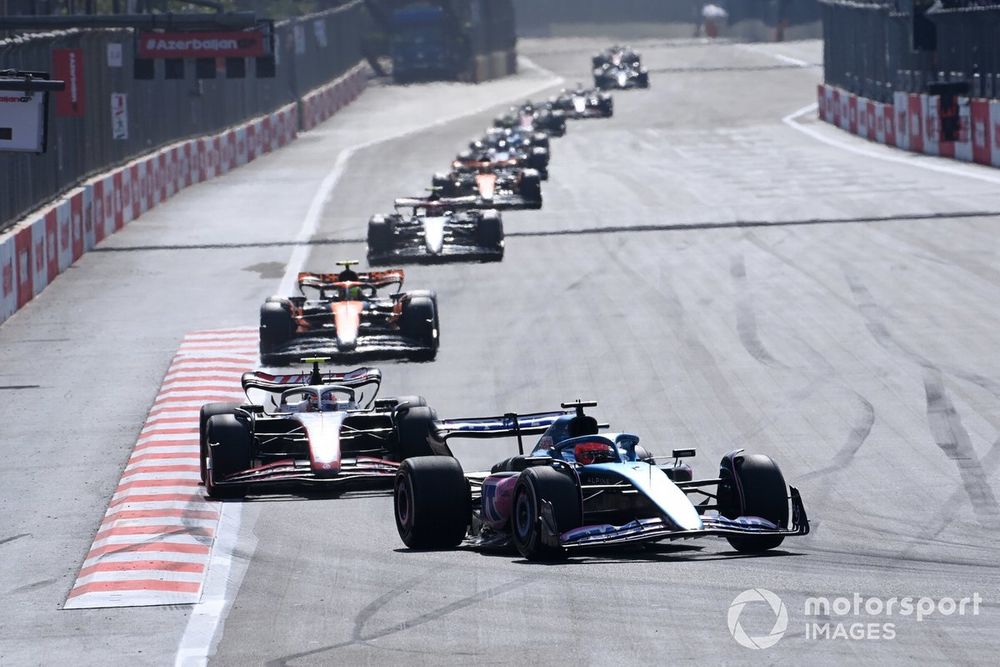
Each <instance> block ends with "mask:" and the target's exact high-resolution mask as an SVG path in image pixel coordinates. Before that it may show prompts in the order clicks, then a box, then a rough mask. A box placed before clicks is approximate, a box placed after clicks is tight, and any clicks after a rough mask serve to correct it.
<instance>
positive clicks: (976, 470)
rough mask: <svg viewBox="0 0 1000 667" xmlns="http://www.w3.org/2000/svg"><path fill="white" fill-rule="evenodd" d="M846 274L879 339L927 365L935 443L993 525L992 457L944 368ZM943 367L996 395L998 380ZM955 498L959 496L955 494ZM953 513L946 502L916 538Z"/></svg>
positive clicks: (975, 505)
mask: <svg viewBox="0 0 1000 667" xmlns="http://www.w3.org/2000/svg"><path fill="white" fill-rule="evenodd" d="M844 275H845V278H846V280H847V283H848V286H849V287H850V289H851V294H852V295H853V296H854V299H855V301H856V303H857V308H858V312H860V313H861V315H862V317H863V319H864V321H865V325H866V326H867V327H868V331H869V332H870V333H871V334H872V337H873V338H874V339H875V341H876V342H877V343H878V344H879V345H881V346H882V347H883V348H884V349H885V350H886V351H888V352H890V353H896V354H899V355H902V356H903V357H906V358H907V359H908V360H909V361H911V362H913V363H915V364H917V365H918V366H920V367H921V368H922V369H923V373H924V380H923V383H924V395H925V398H926V403H927V420H928V425H929V427H930V431H931V435H932V436H933V438H934V443H935V444H936V445H937V447H938V448H939V449H940V450H941V451H942V452H943V453H944V455H945V456H946V457H947V458H948V459H949V460H951V461H954V462H955V465H956V468H957V470H958V473H959V477H960V479H961V487H960V490H964V494H963V495H965V496H966V497H967V498H968V500H969V501H970V502H971V504H972V509H973V511H974V512H975V514H976V517H977V518H978V519H979V521H980V522H981V523H982V524H983V525H984V527H987V528H991V527H993V526H994V524H995V521H996V517H997V515H998V514H1000V505H998V503H997V499H996V495H995V494H994V493H993V489H992V487H991V486H990V481H989V473H988V471H987V470H986V468H985V466H984V461H987V462H988V459H989V458H990V457H989V456H987V457H983V459H980V458H979V456H978V455H977V453H976V450H975V448H974V447H973V445H972V440H971V438H970V437H969V432H968V431H967V430H966V428H965V427H964V426H963V425H962V420H961V418H960V417H959V415H958V411H957V410H956V409H955V405H954V403H952V401H951V398H950V397H949V395H948V392H947V390H946V389H945V384H944V378H943V375H942V370H941V369H939V368H938V366H937V365H936V364H934V363H932V362H931V361H930V360H929V359H927V358H926V357H924V356H923V355H921V354H920V353H919V352H917V351H915V350H913V349H911V348H910V347H909V346H907V345H904V344H903V343H902V342H900V341H898V340H897V339H896V338H895V337H894V336H893V335H892V333H891V332H890V331H889V329H888V328H887V327H886V326H885V324H884V323H883V322H882V311H881V308H880V307H879V306H878V304H877V303H876V302H875V299H874V297H873V296H872V294H871V292H870V291H869V289H868V288H867V287H866V286H865V285H864V284H863V283H862V282H861V281H860V279H859V278H858V277H857V276H856V275H854V274H853V272H852V271H851V270H850V269H849V267H847V266H845V267H844ZM945 371H946V372H948V374H949V375H953V376H955V377H957V378H959V379H963V380H966V381H968V382H972V383H973V384H976V385H978V386H980V387H982V388H983V389H986V390H987V391H990V392H991V393H994V395H998V394H997V392H996V391H995V390H996V383H995V382H993V381H992V380H990V379H989V378H985V377H981V376H979V375H977V374H975V373H968V372H965V371H961V370H953V369H945ZM995 449H996V445H994V447H993V448H991V450H990V453H993V452H994V451H995ZM952 498H953V499H956V500H957V498H955V496H954V495H953V496H952ZM953 515H954V512H953V508H951V507H948V508H945V510H944V513H943V519H944V520H943V521H942V522H941V523H940V524H939V525H938V526H937V527H936V528H934V527H932V526H928V527H927V528H926V529H925V531H924V532H923V534H922V536H921V537H920V538H918V541H922V540H923V539H924V538H926V537H927V536H928V535H930V534H933V535H937V534H940V532H941V530H943V528H945V527H946V524H947V523H948V522H950V521H951V518H952V517H953Z"/></svg>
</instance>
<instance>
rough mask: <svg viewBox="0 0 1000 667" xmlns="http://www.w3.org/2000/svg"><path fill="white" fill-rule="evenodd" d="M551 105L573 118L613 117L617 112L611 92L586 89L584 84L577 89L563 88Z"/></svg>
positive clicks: (551, 101)
mask: <svg viewBox="0 0 1000 667" xmlns="http://www.w3.org/2000/svg"><path fill="white" fill-rule="evenodd" d="M549 105H550V106H551V107H552V108H553V109H558V110H560V111H562V112H563V113H565V114H566V117H567V118H571V119H580V118H611V117H612V116H613V115H614V113H615V101H614V99H613V98H612V97H611V95H610V94H608V93H606V92H604V91H601V90H597V89H596V88H592V89H590V90H585V89H584V88H583V86H582V85H577V87H576V89H575V90H570V89H568V88H566V89H563V91H562V92H561V93H560V94H559V95H557V96H556V97H553V98H552V99H551V100H550V101H549Z"/></svg>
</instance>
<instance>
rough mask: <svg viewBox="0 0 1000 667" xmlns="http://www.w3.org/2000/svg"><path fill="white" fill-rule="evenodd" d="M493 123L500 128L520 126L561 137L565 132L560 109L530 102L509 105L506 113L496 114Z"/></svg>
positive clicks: (524, 128) (523, 128)
mask: <svg viewBox="0 0 1000 667" xmlns="http://www.w3.org/2000/svg"><path fill="white" fill-rule="evenodd" d="M493 125H494V126H495V127H501V128H505V127H509V128H520V129H521V130H523V131H525V132H532V133H533V132H544V133H545V134H547V135H549V136H550V137H561V136H563V135H564V134H566V116H565V115H564V114H563V113H562V112H561V111H556V110H552V109H546V108H544V107H542V108H538V107H535V105H534V104H532V103H531V102H525V103H524V104H522V105H521V106H519V107H511V109H510V111H508V112H507V113H505V114H502V115H500V116H497V117H496V119H494V121H493Z"/></svg>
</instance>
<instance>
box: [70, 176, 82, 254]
mask: <svg viewBox="0 0 1000 667" xmlns="http://www.w3.org/2000/svg"><path fill="white" fill-rule="evenodd" d="M69 215H70V225H71V229H72V239H73V248H72V250H73V261H74V262H75V261H76V260H78V259H80V258H81V257H83V192H77V193H76V194H75V195H73V196H72V197H71V198H70V200H69Z"/></svg>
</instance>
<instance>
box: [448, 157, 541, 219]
mask: <svg viewBox="0 0 1000 667" xmlns="http://www.w3.org/2000/svg"><path fill="white" fill-rule="evenodd" d="M475 164H477V163H475V162H464V161H461V162H460V161H456V163H455V169H454V170H453V171H451V173H447V174H434V177H433V179H432V180H431V184H432V186H433V187H434V189H435V191H437V192H438V193H440V195H441V200H443V201H448V200H459V201H460V202H461V203H462V205H464V206H465V207H466V208H492V209H496V210H509V209H540V208H541V207H542V183H541V180H542V179H541V175H540V174H539V173H538V171H536V170H535V169H520V168H516V167H513V168H512V167H496V166H495V165H494V164H492V163H489V162H486V163H478V167H472V166H470V165H475Z"/></svg>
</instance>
